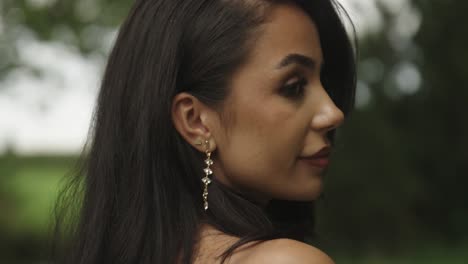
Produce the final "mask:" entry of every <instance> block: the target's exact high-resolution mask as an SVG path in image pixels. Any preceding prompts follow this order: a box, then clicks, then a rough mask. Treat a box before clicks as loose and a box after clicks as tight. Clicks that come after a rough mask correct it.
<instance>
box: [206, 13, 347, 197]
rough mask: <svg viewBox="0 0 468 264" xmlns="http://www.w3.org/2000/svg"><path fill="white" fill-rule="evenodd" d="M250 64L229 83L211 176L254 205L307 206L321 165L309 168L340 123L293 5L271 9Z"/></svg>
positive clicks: (307, 22) (316, 45)
mask: <svg viewBox="0 0 468 264" xmlns="http://www.w3.org/2000/svg"><path fill="white" fill-rule="evenodd" d="M269 18H270V19H269V20H268V21H269V22H267V23H266V24H264V27H263V31H262V33H260V34H261V35H260V36H259V38H258V39H257V41H256V42H255V44H254V46H253V50H252V53H251V56H250V57H249V59H248V61H247V62H246V63H245V64H244V65H242V67H240V68H239V69H238V71H237V72H236V73H235V74H234V76H233V78H232V80H231V83H230V88H229V89H230V94H229V96H228V97H227V99H226V101H225V104H224V106H223V110H222V114H223V115H222V116H223V117H224V118H222V119H220V120H221V121H220V122H219V127H218V129H216V130H215V131H213V136H214V139H215V141H216V146H217V150H216V155H215V156H214V163H215V164H214V165H213V170H214V175H215V177H216V178H217V179H219V180H220V181H221V182H223V183H225V184H226V185H228V186H231V187H233V188H234V189H237V190H239V191H241V192H243V193H244V194H246V195H248V196H250V197H251V198H253V199H258V200H259V201H261V202H266V201H268V200H269V199H272V198H275V199H287V200H313V199H315V198H317V196H318V195H319V194H320V192H321V188H322V181H323V179H322V175H323V172H324V170H325V167H326V166H324V165H326V161H327V160H326V159H325V160H323V159H322V161H320V160H319V161H317V160H315V161H316V162H318V163H321V165H322V166H320V165H317V164H313V163H314V162H307V161H306V160H305V159H303V158H304V157H308V156H311V155H313V154H315V153H317V152H318V151H320V150H321V149H323V148H324V147H326V146H329V145H330V142H329V140H328V139H327V137H326V135H327V132H329V131H330V130H333V129H335V128H336V127H337V126H339V125H340V124H341V123H342V121H343V118H344V117H343V113H342V111H341V110H340V109H338V108H337V106H336V105H335V104H334V103H333V102H332V100H331V98H330V97H329V95H328V94H327V92H326V91H325V89H324V87H323V86H322V83H321V81H320V70H321V65H322V63H323V57H322V50H321V47H320V39H319V35H318V32H317V28H316V26H315V24H314V22H313V21H312V20H311V19H310V18H309V17H308V16H307V14H306V13H304V12H303V11H302V10H301V9H299V8H298V7H296V6H294V5H291V4H280V5H276V6H275V7H274V8H273V9H272V13H270V17H269Z"/></svg>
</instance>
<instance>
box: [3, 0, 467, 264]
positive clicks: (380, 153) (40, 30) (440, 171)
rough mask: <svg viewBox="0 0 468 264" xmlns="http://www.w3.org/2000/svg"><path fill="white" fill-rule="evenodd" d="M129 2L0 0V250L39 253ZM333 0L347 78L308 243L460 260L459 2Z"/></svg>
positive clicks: (463, 155)
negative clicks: (347, 60)
mask: <svg viewBox="0 0 468 264" xmlns="http://www.w3.org/2000/svg"><path fill="white" fill-rule="evenodd" d="M131 2H132V1H130V0H125V1H124V0H113V1H110V0H80V1H72V0H1V1H0V263H12V264H17V263H45V260H46V257H47V252H48V251H47V247H48V241H49V240H48V233H49V225H50V223H51V218H50V217H51V212H52V208H53V204H54V199H55V197H56V195H57V193H58V187H59V185H60V182H61V180H62V179H63V178H64V177H65V175H66V174H67V173H68V172H69V171H70V169H72V167H73V164H74V162H75V161H76V160H77V158H78V153H79V152H80V151H81V148H82V146H83V144H84V142H85V138H86V135H87V131H88V126H89V122H90V120H91V114H92V110H93V106H94V100H95V98H96V95H97V91H98V88H99V82H100V78H101V75H102V72H103V69H104V65H105V62H106V57H107V55H108V54H109V51H110V48H111V47H112V43H113V41H114V39H115V37H116V32H117V27H118V26H119V24H120V23H121V22H122V21H123V19H124V17H125V15H126V13H127V12H128V10H129V7H130V4H131ZM340 2H341V3H342V4H343V5H344V7H345V8H346V9H347V11H348V12H349V15H350V16H351V19H352V20H353V22H354V24H355V26H356V31H357V37H358V41H359V69H358V71H359V74H358V75H359V82H358V90H357V98H356V110H355V112H354V114H353V115H352V117H351V118H350V119H349V120H348V121H347V122H346V123H345V125H344V127H343V128H342V129H341V130H340V132H339V141H338V144H337V152H336V155H335V163H334V164H333V165H332V167H331V169H330V173H329V174H328V177H327V178H326V188H325V198H324V199H323V200H321V201H320V202H319V208H318V211H319V212H318V215H319V217H318V229H317V231H318V233H319V234H320V238H321V241H322V243H323V245H322V247H323V248H324V249H325V251H327V252H329V253H330V255H332V256H333V257H334V258H335V259H336V261H337V263H392V264H396V263H425V264H427V263H468V193H467V186H468V151H467V150H468V117H467V115H468V111H467V109H466V107H467V105H468V49H467V47H468V41H467V40H468V34H467V33H468V32H467V30H466V26H468V16H467V15H466V11H467V10H468V2H467V1H455V0H444V1H441V0H341V1H340Z"/></svg>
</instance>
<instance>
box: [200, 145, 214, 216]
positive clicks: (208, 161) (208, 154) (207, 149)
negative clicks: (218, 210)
mask: <svg viewBox="0 0 468 264" xmlns="http://www.w3.org/2000/svg"><path fill="white" fill-rule="evenodd" d="M205 154H206V159H205V164H206V168H204V169H203V171H204V172H205V177H203V178H202V179H201V181H202V182H203V184H205V187H204V188H203V195H202V197H203V208H204V209H205V211H206V210H208V184H210V183H211V179H210V178H209V177H208V176H209V175H211V174H213V171H212V170H211V168H210V166H211V165H213V160H212V159H211V151H210V142H209V141H208V140H205Z"/></svg>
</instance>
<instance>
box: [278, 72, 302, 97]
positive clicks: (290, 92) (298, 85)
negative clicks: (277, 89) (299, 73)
mask: <svg viewBox="0 0 468 264" xmlns="http://www.w3.org/2000/svg"><path fill="white" fill-rule="evenodd" d="M306 85H307V79H306V78H304V77H301V78H300V79H299V80H297V81H295V82H293V83H291V84H286V85H284V86H283V87H281V94H282V95H283V96H285V97H287V98H292V99H299V98H302V96H304V92H305V86H306Z"/></svg>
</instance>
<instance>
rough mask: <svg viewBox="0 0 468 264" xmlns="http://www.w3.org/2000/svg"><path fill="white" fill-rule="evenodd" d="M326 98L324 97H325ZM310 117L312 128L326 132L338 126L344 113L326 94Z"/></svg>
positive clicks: (342, 119)
mask: <svg viewBox="0 0 468 264" xmlns="http://www.w3.org/2000/svg"><path fill="white" fill-rule="evenodd" d="M325 98H326V99H325ZM325 98H324V100H323V102H322V103H321V104H320V106H319V109H318V111H316V114H315V115H314V116H313V118H312V122H311V127H312V128H313V129H314V130H317V131H320V132H323V133H327V132H328V131H331V130H334V129H336V128H338V127H339V126H340V125H341V124H342V123H343V121H344V114H343V111H341V109H339V108H338V107H337V106H336V105H335V103H334V102H333V101H332V99H331V98H330V97H329V96H328V95H327V96H326V97H325Z"/></svg>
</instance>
